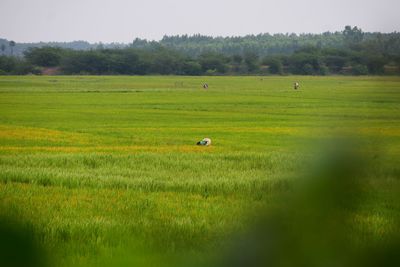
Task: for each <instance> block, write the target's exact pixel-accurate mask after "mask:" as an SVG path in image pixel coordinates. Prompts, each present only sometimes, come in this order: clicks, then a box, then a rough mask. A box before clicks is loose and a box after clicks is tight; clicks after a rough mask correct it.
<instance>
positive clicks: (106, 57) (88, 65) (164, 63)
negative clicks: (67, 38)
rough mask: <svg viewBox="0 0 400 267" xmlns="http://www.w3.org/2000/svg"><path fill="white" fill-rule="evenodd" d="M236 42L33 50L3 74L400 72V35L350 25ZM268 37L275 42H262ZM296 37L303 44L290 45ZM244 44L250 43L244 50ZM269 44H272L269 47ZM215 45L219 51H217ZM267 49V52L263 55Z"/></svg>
mask: <svg viewBox="0 0 400 267" xmlns="http://www.w3.org/2000/svg"><path fill="white" fill-rule="evenodd" d="M235 38H236V37H229V38H228V37H227V38H222V39H223V40H220V39H218V38H212V37H206V36H200V35H194V36H175V37H164V38H163V39H162V40H161V41H160V42H154V41H153V42H147V41H146V40H140V39H136V40H135V41H134V42H133V43H132V44H131V45H130V46H124V47H118V48H116V47H111V48H110V47H106V46H97V47H96V48H95V49H89V50H74V49H69V48H62V47H54V46H43V47H31V48H29V49H27V50H25V52H24V56H23V57H15V56H14V57H13V56H8V55H3V56H0V74H28V73H32V74H40V73H42V72H43V70H44V69H48V68H53V69H54V70H56V72H57V73H59V74H89V75H91V74H96V75H104V74H110V75H111V74H121V75H146V74H160V75H249V74H252V75H264V74H280V75H285V74H301V75H328V74H352V75H367V74H373V75H381V74H399V73H400V72H399V68H400V34H398V33H391V34H382V33H364V32H362V30H361V29H359V28H357V27H350V26H346V27H345V29H344V30H343V31H342V32H340V33H326V34H320V35H315V34H313V35H301V36H298V35H295V36H291V35H260V36H253V37H251V36H250V37H249V36H247V37H237V38H236V39H235ZM263 38H266V39H267V40H270V41H269V42H263V41H260V39H263ZM291 38H294V39H299V40H302V41H299V40H297V42H289V44H290V45H288V44H286V45H285V44H284V43H285V42H287V41H288V40H291ZM224 40H225V41H227V40H228V41H227V43H228V44H229V43H235V42H236V43H238V45H237V46H236V45H235V46H229V45H227V46H223V45H222V46H221V45H217V44H219V42H221V41H224ZM244 41H246V42H248V43H249V44H248V45H244V44H243V42H244ZM306 41H307V42H306ZM192 44H196V45H197V46H198V48H196V49H195V50H193V51H192V50H191V49H194V48H193V46H192ZM251 44H253V45H251ZM265 44H268V47H267V48H265V47H266V45H265ZM13 46H15V43H14V44H13ZM213 46H215V47H216V48H218V49H212V47H213ZM10 47H11V43H10ZM201 47H202V48H203V49H200V48H201ZM207 47H208V48H207ZM229 47H231V48H232V49H230V48H229ZM235 47H236V48H235ZM264 48H265V49H266V50H265V51H264V52H262V51H260V49H261V50H262V49H264ZM190 51H191V52H190Z"/></svg>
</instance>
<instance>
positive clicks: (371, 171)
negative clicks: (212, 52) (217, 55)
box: [0, 76, 400, 266]
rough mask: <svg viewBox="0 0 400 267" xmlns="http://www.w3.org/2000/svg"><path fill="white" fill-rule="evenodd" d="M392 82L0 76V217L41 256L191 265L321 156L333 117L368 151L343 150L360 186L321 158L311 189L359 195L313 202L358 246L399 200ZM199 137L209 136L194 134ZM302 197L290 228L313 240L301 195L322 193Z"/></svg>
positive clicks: (397, 116)
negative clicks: (323, 175) (327, 175)
mask: <svg viewBox="0 0 400 267" xmlns="http://www.w3.org/2000/svg"><path fill="white" fill-rule="evenodd" d="M294 80H296V81H299V82H300V86H301V88H300V90H298V91H295V90H293V89H292V83H293V81H294ZM205 82H207V83H208V84H209V89H208V90H204V89H202V87H201V85H202V84H203V83H205ZM399 86H400V79H399V78H397V77H384V78H382V77H381V78H376V77H362V78H354V77H305V76H297V77H290V78H288V77H264V78H260V77H181V76H180V77H177V76H169V77H166V76H162V77H160V76H158V77H156V76H153V77H150V76H149V77H127V76H120V77H108V76H107V77H105V76H79V77H72V76H63V77H61V76H55V77H45V76H32V77H13V76H4V77H0V114H1V116H0V215H1V216H0V217H6V218H10V217H11V218H12V219H7V220H17V221H18V222H19V224H21V225H22V226H21V227H22V228H23V229H28V230H29V231H31V232H32V233H31V234H29V238H30V239H32V240H34V241H35V242H36V243H39V244H40V245H41V246H42V247H43V248H44V250H46V251H47V252H48V254H49V255H51V256H49V258H50V260H52V261H54V262H53V265H63V266H79V265H84V266H85V265H97V266H98V265H99V264H100V263H101V264H105V265H107V264H108V263H116V262H117V263H120V264H123V263H124V261H127V262H129V263H131V266H132V263H136V264H138V265H148V264H154V265H156V266H160V265H162V264H165V265H167V264H171V265H173V266H176V265H177V263H176V261H177V260H178V259H179V260H181V257H180V256H181V255H189V256H190V257H191V261H190V262H191V263H189V264H188V263H183V264H182V265H183V266H193V265H194V264H193V261H197V260H196V259H199V260H202V261H205V260H204V259H205V258H206V257H205V255H208V252H209V251H210V250H211V251H214V252H216V253H219V251H220V250H219V249H220V248H221V247H224V244H225V243H226V239H227V238H228V237H230V235H231V234H232V233H237V232H238V231H242V230H243V229H245V228H246V227H247V226H248V225H249V224H250V223H252V222H253V221H254V215H255V214H257V215H260V214H262V213H260V209H263V208H271V207H273V208H278V207H279V205H280V204H282V203H284V204H287V203H290V202H289V201H288V200H287V198H286V197H287V196H290V195H292V194H291V192H292V187H293V184H294V182H296V181H299V180H302V179H303V178H302V177H305V176H307V173H308V172H309V170H310V168H311V167H310V166H312V162H314V158H317V159H321V158H323V157H325V156H326V153H323V152H321V150H318V149H316V148H314V146H316V144H317V143H318V142H323V141H324V140H329V139H331V138H332V137H335V136H337V134H338V133H340V134H341V135H349V136H352V137H355V138H356V139H357V142H359V143H358V146H357V147H356V149H355V150H356V152H358V153H359V154H361V155H363V160H364V161H366V162H368V164H366V165H360V164H358V163H357V166H358V167H357V168H359V167H362V171H361V172H360V173H357V175H359V176H361V177H362V179H363V180H362V186H361V189H360V190H361V191H363V194H362V195H363V197H362V198H361V197H359V195H358V193H357V194H352V193H351V192H352V191H351V187H347V186H350V185H351V183H349V182H348V181H347V180H346V179H347V177H348V176H346V175H344V176H343V177H342V172H340V171H338V167H337V166H334V170H335V172H332V173H333V174H331V176H334V177H337V183H332V184H329V187H328V189H327V191H326V192H325V191H323V196H327V197H328V196H329V195H330V193H331V194H333V193H335V194H336V193H337V196H340V198H341V196H342V193H343V194H344V195H345V196H346V195H349V193H350V195H351V196H352V198H353V199H355V200H357V201H356V202H358V204H357V205H353V204H352V203H353V202H351V201H350V200H349V202H347V200H348V199H347V198H343V199H346V201H344V202H343V203H342V204H341V206H340V208H339V209H340V210H344V211H345V212H346V216H343V218H345V219H343V220H345V222H343V223H342V217H338V216H337V214H336V211H337V209H338V208H337V207H336V206H335V207H334V208H331V209H324V210H325V211H329V216H331V217H329V218H332V220H330V222H331V223H332V225H330V226H327V227H328V228H329V227H334V226H335V223H336V222H338V224H339V225H340V227H342V228H343V229H344V230H343V232H342V234H343V233H349V234H347V238H349V239H350V240H351V242H354V243H356V244H358V246H361V247H363V246H365V245H367V244H371V240H378V241H379V240H387V239H388V238H392V237H393V235H392V231H393V229H395V228H396V220H397V218H398V216H399V213H400V211H399V202H398V201H394V199H395V198H393V196H396V195H398V193H399V192H398V189H399V179H400V169H399V166H400V165H399V164H398V159H399V156H400V123H399V121H400V112H399V102H400V92H399ZM204 137H210V138H211V139H212V141H213V145H212V146H211V147H199V146H196V145H195V143H196V142H197V141H198V140H200V139H202V138H204ZM310 144H313V145H314V146H313V147H311V148H310ZM338 146H340V145H339V144H338ZM341 146H343V147H346V146H347V145H341ZM318 151H319V152H318ZM344 159H345V160H343V161H345V162H349V161H348V160H346V157H344ZM353 165H356V164H353ZM324 170H325V169H324ZM351 174H352V172H351V173H350V175H351ZM347 175H349V174H347ZM318 177H320V176H319V175H317V177H314V178H315V179H318ZM342 178H345V179H344V180H345V181H347V182H346V183H345V184H346V187H343V186H342V184H343V179H342ZM334 181H336V180H335V179H334ZM331 189H332V190H331ZM339 189H340V190H339ZM396 190H397V191H396ZM357 192H358V191H357ZM310 195H311V196H313V194H310ZM307 196H309V195H308V194H307ZM361 200H362V201H361ZM307 201H308V202H307ZM307 201H304V202H299V201H297V202H296V203H297V205H299V206H295V207H292V208H293V209H294V210H293V211H292V212H293V215H292V218H293V217H294V218H297V219H298V218H299V214H300V215H301V216H300V218H302V219H303V220H302V221H299V222H298V223H296V227H297V228H295V229H299V231H300V232H299V233H301V234H303V233H307V234H308V233H310V234H311V233H314V234H311V236H313V237H312V238H315V240H314V241H315V242H314V241H311V240H312V239H304V238H302V237H300V238H299V240H303V241H304V240H308V241H309V242H310V244H311V243H312V242H313V243H312V244H313V245H310V244H308V247H307V248H311V247H312V246H314V247H317V248H318V249H320V250H319V252H321V251H323V248H324V247H329V246H328V245H330V244H328V245H327V244H322V241H323V240H324V239H321V238H320V233H321V231H322V230H321V229H322V225H325V224H320V223H318V222H321V218H314V217H312V216H311V217H307V216H309V215H307V216H306V215H304V213H301V211H303V210H305V211H306V212H305V213H309V212H311V211H310V210H309V209H310V207H313V204H312V203H314V204H315V205H323V201H318V199H315V197H314V198H312V197H310V198H309V199H307ZM301 203H306V204H307V205H306V204H305V206H301ZM331 206H332V205H331ZM305 208H306V209H305ZM288 210H291V209H288ZM284 211H285V210H283V212H284ZM331 211H335V212H331ZM292 212H291V213H292ZM298 212H300V213H298ZM310 214H312V212H311V213H310ZM296 216H297V217H296ZM296 222H297V221H296ZM5 225H6V224H5ZM7 225H8V224H7ZM1 227H3V224H2V220H1V218H0V232H1V231H2V229H1ZM301 227H304V229H303V228H301ZM340 227H339V228H335V229H341V228H340ZM7 229H8V228H7ZM303 231H304V232H303ZM4 232H9V231H4ZM284 232H285V233H286V234H287V235H288V236H289V233H288V232H286V231H284ZM274 233H275V232H274ZM276 233H279V229H278V230H277V231H276ZM330 233H331V235H334V233H335V232H332V231H330ZM335 236H336V234H335ZM10 239H11V240H14V239H13V238H10ZM327 240H330V239H327ZM15 242H17V241H15ZM299 242H300V241H299ZM282 244H284V243H282ZM282 244H281V245H282ZM0 245H2V244H1V243H0ZM291 245H292V246H295V244H294V243H291ZM8 247H9V246H8ZM277 247H278V248H279V244H277ZM21 249H22V248H21ZM285 249H288V250H289V251H290V249H293V248H292V247H290V248H287V247H285ZM241 251H243V253H244V254H245V253H250V252H251V251H247V252H246V251H244V250H241ZM311 251H312V252H313V253H314V252H315V253H316V254H318V253H317V252H316V251H315V250H311ZM325 252H326V251H325ZM281 253H283V255H286V251H281ZM298 253H300V252H298ZM235 255H240V253H236V254H235ZM249 255H252V254H251V253H250V254H249ZM274 255H277V254H276V253H275V254H274ZM304 255H307V254H304ZM321 255H322V254H321ZM321 257H323V256H321ZM286 258H287V257H286ZM289 258H290V257H289ZM293 259H295V258H293ZM119 260H121V261H122V262H119ZM305 265H307V264H305ZM8 266H11V265H8ZM226 266H232V265H229V264H227V265H226ZM308 266H310V265H308ZM314 266H323V265H314ZM325 266H326V265H325ZM340 266H343V265H340Z"/></svg>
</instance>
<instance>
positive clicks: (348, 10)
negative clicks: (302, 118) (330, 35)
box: [0, 0, 400, 43]
mask: <svg viewBox="0 0 400 267" xmlns="http://www.w3.org/2000/svg"><path fill="white" fill-rule="evenodd" d="M399 11H400V0H379V1H378V0H329V1H326V0H302V1H301V0H298V1H295V0H275V1H271V0H242V1H237V0H142V1H139V0H110V1H108V0H0V38H6V39H8V40H14V41H16V42H38V41H44V42H48V41H74V40H85V41H89V42H92V43H94V42H104V43H110V42H122V43H130V42H132V40H134V39H135V38H136V37H138V38H146V39H148V40H159V39H161V38H162V37H163V36H164V35H177V34H189V35H191V34H197V33H200V34H204V35H211V36H243V35H247V34H258V33H267V32H269V33H322V32H326V31H341V30H343V28H344V26H345V25H352V26H354V25H356V26H358V27H361V29H362V30H363V31H373V32H374V31H380V32H393V31H400V14H399Z"/></svg>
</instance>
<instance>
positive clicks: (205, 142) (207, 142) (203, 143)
mask: <svg viewBox="0 0 400 267" xmlns="http://www.w3.org/2000/svg"><path fill="white" fill-rule="evenodd" d="M197 145H198V146H209V145H211V139H210V138H204V139H203V140H201V141H199V142H197Z"/></svg>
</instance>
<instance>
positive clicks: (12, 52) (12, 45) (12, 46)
mask: <svg viewBox="0 0 400 267" xmlns="http://www.w3.org/2000/svg"><path fill="white" fill-rule="evenodd" d="M8 45H9V46H10V50H11V55H13V54H14V46H15V45H16V43H15V42H14V41H10V42H9V43H8Z"/></svg>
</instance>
